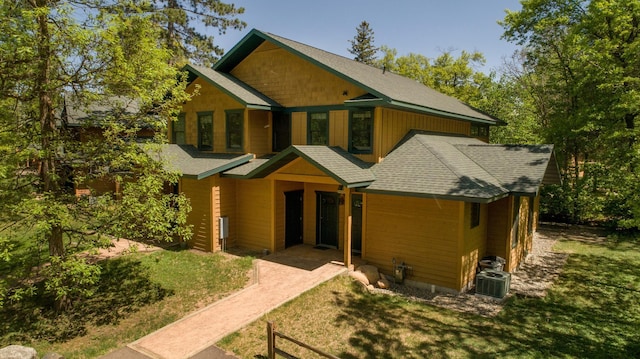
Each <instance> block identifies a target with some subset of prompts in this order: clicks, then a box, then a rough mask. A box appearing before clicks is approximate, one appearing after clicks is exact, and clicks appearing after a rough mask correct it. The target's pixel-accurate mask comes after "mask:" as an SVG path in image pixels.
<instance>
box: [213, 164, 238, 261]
mask: <svg viewBox="0 0 640 359" xmlns="http://www.w3.org/2000/svg"><path fill="white" fill-rule="evenodd" d="M215 179H216V183H215V187H214V189H215V191H216V197H215V198H216V201H217V202H215V203H214V205H213V210H214V212H215V214H214V217H213V218H214V221H215V226H214V227H215V228H214V238H213V244H214V246H215V250H219V249H221V248H220V238H219V237H220V235H219V234H220V228H219V227H218V226H219V223H218V218H219V217H228V218H229V237H228V238H227V247H232V246H235V245H237V232H238V231H237V222H238V219H237V215H236V181H237V180H235V179H231V178H221V177H219V176H215Z"/></svg>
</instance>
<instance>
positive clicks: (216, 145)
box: [182, 78, 246, 152]
mask: <svg viewBox="0 0 640 359" xmlns="http://www.w3.org/2000/svg"><path fill="white" fill-rule="evenodd" d="M195 86H200V90H199V95H197V96H195V97H194V98H193V99H192V100H191V101H189V102H187V103H186V104H184V105H183V107H182V112H184V114H185V137H186V138H185V140H186V143H187V144H190V145H194V146H197V145H198V128H197V127H198V112H207V111H212V112H213V150H214V152H226V138H225V122H226V116H225V110H237V109H241V108H242V105H241V104H240V103H239V102H237V101H235V100H234V99H232V98H231V97H229V96H228V95H227V94H225V93H223V92H222V91H220V90H218V89H217V88H215V87H214V86H212V85H210V84H209V83H207V82H206V81H204V80H202V79H201V78H197V79H196V80H195V81H193V83H191V84H190V85H189V87H187V92H190V93H191V92H193V91H194V89H195ZM245 140H246V139H245Z"/></svg>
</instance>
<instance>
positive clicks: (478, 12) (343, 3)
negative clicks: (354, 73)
mask: <svg viewBox="0 0 640 359" xmlns="http://www.w3.org/2000/svg"><path fill="white" fill-rule="evenodd" d="M224 2H226V3H233V4H235V5H236V7H244V8H245V13H244V14H242V15H240V19H241V20H243V21H245V22H246V23H247V27H246V28H245V29H244V30H241V31H238V30H232V29H228V30H227V32H226V34H223V35H217V36H216V35H215V34H214V36H216V37H215V41H216V44H217V45H218V46H220V47H222V48H223V49H224V50H225V51H228V50H230V49H231V48H232V47H233V46H234V45H235V44H236V43H238V42H239V41H240V40H241V39H242V38H243V37H244V36H245V35H246V34H247V33H248V32H249V31H250V30H251V29H254V28H255V29H258V30H261V31H265V32H270V33H273V34H276V35H279V36H282V37H285V38H288V39H291V40H295V41H298V42H302V43H304V44H307V45H310V46H314V47H317V48H320V49H322V50H326V51H329V52H332V53H334V54H338V55H342V56H345V57H349V58H353V55H352V54H351V53H349V51H348V49H349V48H350V47H351V43H350V42H349V40H352V39H353V37H354V36H355V35H356V28H357V27H358V26H359V25H360V23H361V22H362V21H367V22H368V23H369V26H370V28H371V29H372V30H373V32H374V45H375V46H377V47H380V46H382V45H385V46H387V47H390V48H395V49H396V50H397V56H403V55H408V54H409V53H416V54H421V55H424V56H427V57H429V58H436V57H438V56H439V55H441V54H442V53H443V52H445V51H450V52H451V53H452V54H453V55H454V56H456V57H457V56H459V55H460V53H461V52H462V50H465V51H467V52H472V51H479V52H481V53H482V54H483V55H484V56H485V58H486V60H487V63H486V65H485V66H484V67H481V68H477V69H476V70H479V71H483V72H485V73H488V72H489V71H492V70H498V69H499V67H500V66H501V65H502V63H503V59H504V58H508V57H510V56H511V55H512V54H513V52H514V51H515V50H516V49H517V46H516V45H515V44H511V43H509V42H507V41H505V40H502V39H500V37H501V35H502V33H503V29H502V27H501V26H500V25H498V23H497V21H498V20H502V19H504V17H505V15H506V13H505V9H509V10H512V11H518V10H520V9H521V6H520V2H519V1H518V0H395V1H390V0H386V1H381V0H225V1H224ZM379 55H380V53H379Z"/></svg>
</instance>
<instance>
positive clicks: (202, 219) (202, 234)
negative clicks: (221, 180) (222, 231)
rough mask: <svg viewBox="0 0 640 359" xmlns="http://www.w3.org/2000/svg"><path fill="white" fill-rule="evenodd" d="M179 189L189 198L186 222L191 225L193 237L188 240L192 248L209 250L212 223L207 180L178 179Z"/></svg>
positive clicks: (209, 188) (209, 190) (209, 189)
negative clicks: (189, 206)
mask: <svg viewBox="0 0 640 359" xmlns="http://www.w3.org/2000/svg"><path fill="white" fill-rule="evenodd" d="M180 190H181V191H182V192H183V193H184V194H185V195H186V196H187V198H190V199H191V212H190V213H189V216H188V218H187V223H188V224H189V225H192V226H193V238H192V239H191V241H190V242H189V244H190V246H192V247H193V248H196V249H199V250H202V251H205V252H210V251H212V250H213V248H212V246H211V237H212V223H211V217H212V214H211V187H210V183H209V181H207V180H200V181H198V180H193V179H188V178H183V179H181V180H180Z"/></svg>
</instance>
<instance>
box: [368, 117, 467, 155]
mask: <svg viewBox="0 0 640 359" xmlns="http://www.w3.org/2000/svg"><path fill="white" fill-rule="evenodd" d="M379 113H380V117H381V119H380V121H375V125H376V126H379V127H380V128H379V129H375V128H374V136H376V137H374V138H375V139H374V144H376V146H375V148H374V155H375V156H377V157H378V158H380V157H385V156H386V155H387V154H388V153H389V152H390V151H391V150H392V149H393V148H394V147H395V146H396V145H397V144H398V142H399V141H400V140H402V138H403V137H404V136H405V135H406V134H407V133H408V132H409V131H411V130H423V131H433V132H444V133H458V134H463V135H467V136H468V135H470V133H471V124H470V123H469V122H465V121H457V120H450V119H446V118H440V117H435V116H429V115H423V114H419V113H414V112H407V111H400V110H393V109H386V108H383V109H382V110H381V111H379ZM376 115H378V111H376Z"/></svg>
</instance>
